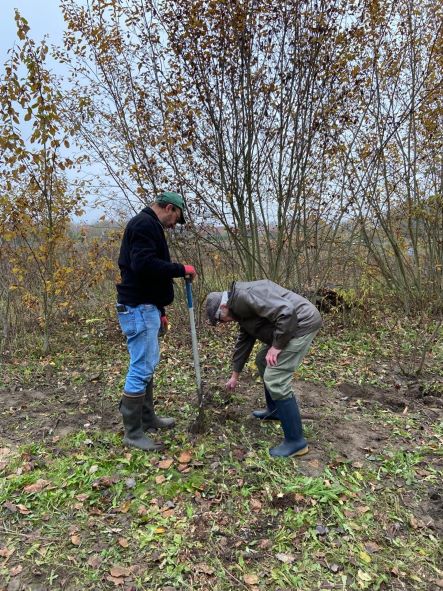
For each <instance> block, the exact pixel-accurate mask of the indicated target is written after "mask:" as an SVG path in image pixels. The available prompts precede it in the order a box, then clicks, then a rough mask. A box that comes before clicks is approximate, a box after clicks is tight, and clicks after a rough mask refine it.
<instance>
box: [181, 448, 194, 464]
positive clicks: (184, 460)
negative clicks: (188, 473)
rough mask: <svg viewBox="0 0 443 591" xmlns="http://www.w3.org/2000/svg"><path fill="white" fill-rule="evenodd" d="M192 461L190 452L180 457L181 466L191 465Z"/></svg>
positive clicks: (185, 452)
mask: <svg viewBox="0 0 443 591" xmlns="http://www.w3.org/2000/svg"><path fill="white" fill-rule="evenodd" d="M191 460H192V456H191V454H190V453H189V452H188V451H184V452H182V453H181V454H180V455H179V457H178V461H179V463H180V464H189V462H190V461H191Z"/></svg>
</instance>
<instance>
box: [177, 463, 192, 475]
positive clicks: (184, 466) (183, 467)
mask: <svg viewBox="0 0 443 591" xmlns="http://www.w3.org/2000/svg"><path fill="white" fill-rule="evenodd" d="M177 470H178V471H179V472H181V473H182V474H187V473H188V472H190V471H191V468H190V467H189V464H179V465H178V468H177Z"/></svg>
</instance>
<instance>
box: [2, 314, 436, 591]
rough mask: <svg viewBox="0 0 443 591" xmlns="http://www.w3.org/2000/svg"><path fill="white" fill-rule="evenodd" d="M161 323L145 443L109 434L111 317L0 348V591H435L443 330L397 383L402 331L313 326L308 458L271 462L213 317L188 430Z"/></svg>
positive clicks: (404, 355) (275, 428)
mask: <svg viewBox="0 0 443 591" xmlns="http://www.w3.org/2000/svg"><path fill="white" fill-rule="evenodd" d="M173 324H174V326H173V330H172V331H171V333H170V334H169V335H168V336H167V337H166V338H165V339H164V341H163V343H162V363H161V365H160V367H159V371H158V375H157V385H156V391H157V400H158V406H159V408H161V409H162V410H163V411H166V412H168V413H169V414H172V415H174V416H175V417H176V418H177V427H176V429H175V430H174V431H170V432H168V433H165V434H164V435H163V434H162V440H163V441H164V443H165V445H166V447H165V449H164V450H163V451H161V452H156V453H149V454H147V453H143V452H140V451H136V450H130V449H125V448H123V447H122V445H121V430H120V417H119V414H118V411H117V402H118V399H119V395H120V391H121V386H122V381H123V377H124V373H125V367H126V363H127V357H126V352H125V347H124V343H123V342H122V339H121V336H120V334H119V332H118V330H117V327H116V326H115V323H114V321H113V320H106V319H98V318H96V319H90V320H89V321H88V320H83V321H81V322H79V323H78V324H77V327H76V328H75V329H74V328H73V327H69V326H67V327H65V329H64V331H63V334H61V335H60V338H61V339H62V341H63V347H59V349H58V351H59V352H58V353H54V354H53V355H52V356H50V357H45V358H41V357H39V355H38V354H36V353H35V354H34V353H32V351H29V350H28V351H26V352H22V353H16V354H14V355H10V356H9V357H8V358H7V359H5V363H4V366H3V369H4V371H3V375H2V378H1V379H2V383H1V384H0V387H1V388H2V392H1V402H2V404H1V408H0V412H1V415H2V422H1V440H0V468H1V470H2V481H1V490H0V507H1V512H2V525H1V530H0V589H5V590H6V589H7V590H8V591H13V590H16V591H17V590H20V589H29V590H31V589H32V590H34V591H36V590H37V589H49V588H50V589H70V590H77V589H78V590H80V589H97V590H100V589H125V590H128V591H129V590H130V589H132V590H137V591H138V590H146V591H148V590H164V591H172V590H174V589H175V590H177V591H178V590H182V589H189V590H207V589H209V588H211V589H213V590H214V591H222V590H223V591H224V590H230V589H249V590H251V591H257V590H265V589H266V590H275V591H277V590H281V591H283V590H303V591H310V590H317V589H324V590H326V589H341V590H353V589H356V590H358V589H370V590H376V589H385V590H400V589H405V590H412V589H416V590H419V591H420V590H423V591H425V590H426V591H429V590H433V589H435V590H437V589H440V588H443V572H442V570H441V555H440V547H441V539H440V538H441V532H442V528H443V494H442V493H441V467H442V464H443V458H442V441H443V428H442V423H441V414H442V413H441V383H442V382H441V379H442V376H441V369H440V368H441V367H442V365H443V347H442V345H441V340H440V342H439V343H437V344H436V345H435V346H433V347H432V348H431V350H430V352H429V354H428V355H427V356H426V363H425V365H424V368H423V371H422V374H421V376H420V378H419V379H417V378H414V379H412V377H411V376H406V375H404V372H403V373H402V372H401V371H400V366H401V364H402V363H403V365H404V366H406V365H407V367H411V363H412V361H411V360H412V359H414V358H415V359H417V354H416V355H415V356H412V355H411V354H410V353H411V349H412V348H413V347H417V342H418V335H417V333H414V331H413V330H412V329H411V330H410V331H409V332H408V331H406V332H405V331H403V332H401V334H395V335H390V334H388V331H387V330H386V328H385V326H384V323H383V322H380V323H378V324H377V325H376V327H375V328H374V327H372V329H371V330H370V331H364V330H362V329H356V328H353V327H348V328H346V329H345V328H343V327H342V328H337V327H329V328H327V329H325V330H324V331H323V332H322V333H321V334H320V335H319V337H318V338H317V340H316V342H315V345H314V347H313V349H312V351H311V354H310V356H309V358H308V359H306V360H305V361H306V362H305V363H304V364H303V366H302V368H300V371H299V372H298V374H297V375H296V376H295V377H296V380H297V381H296V389H297V393H298V396H299V400H300V405H301V409H302V416H303V418H304V424H305V430H306V435H307V437H308V439H309V441H310V445H311V452H310V454H308V455H307V456H305V457H304V458H302V459H298V460H296V459H279V460H272V459H271V458H270V457H269V454H268V448H269V447H270V446H271V445H273V444H275V443H276V442H278V440H279V438H280V436H281V433H280V427H279V425H278V424H276V423H273V424H261V423H258V422H257V421H255V420H253V419H251V418H250V416H249V415H250V410H251V409H252V408H254V407H255V406H256V405H257V404H260V402H261V391H260V390H261V389H260V384H259V383H258V382H257V377H256V375H255V373H254V367H253V363H250V364H249V366H248V367H247V369H246V371H245V372H244V375H243V379H242V382H241V385H240V388H239V391H238V392H236V393H234V394H227V393H226V392H225V390H224V388H223V384H224V379H225V378H227V377H229V368H230V351H231V347H232V343H233V339H234V333H233V331H232V330H230V328H229V327H219V328H218V329H217V330H216V331H212V332H209V331H207V330H206V329H202V331H201V333H200V348H201V354H202V366H203V371H204V382H205V395H206V430H205V432H204V433H202V434H200V435H193V434H191V433H190V432H189V429H188V427H189V425H190V423H191V422H192V419H193V418H194V417H195V414H196V412H195V405H194V401H195V384H194V377H193V368H192V359H191V348H190V342H189V336H188V331H187V330H186V326H184V327H183V326H181V325H180V323H179V322H178V321H175V322H174V323H173ZM62 341H60V342H62ZM399 343H400V344H399ZM416 353H417V351H416ZM403 369H404V367H403Z"/></svg>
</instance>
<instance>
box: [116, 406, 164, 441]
mask: <svg viewBox="0 0 443 591" xmlns="http://www.w3.org/2000/svg"><path fill="white" fill-rule="evenodd" d="M143 399H144V397H143V396H123V397H122V399H121V401H120V412H121V414H122V417H123V425H124V428H125V435H124V437H123V443H124V444H125V445H129V446H130V447H136V448H138V449H143V450H145V451H154V450H157V449H161V448H162V447H163V446H162V444H161V443H156V442H155V441H153V440H152V439H150V438H149V437H146V435H145V434H144V433H143V429H142V409H143Z"/></svg>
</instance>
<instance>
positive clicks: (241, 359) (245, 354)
mask: <svg viewBox="0 0 443 591" xmlns="http://www.w3.org/2000/svg"><path fill="white" fill-rule="evenodd" d="M255 340H256V339H255V338H254V337H252V336H251V335H250V334H248V333H247V332H246V331H245V330H243V329H242V328H240V332H239V334H238V337H237V341H236V343H235V348H234V353H233V355H232V369H233V370H234V371H238V372H239V373H240V372H241V371H242V369H243V368H244V366H245V363H246V362H247V360H248V359H249V355H250V354H251V351H252V349H253V347H254V344H255Z"/></svg>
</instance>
